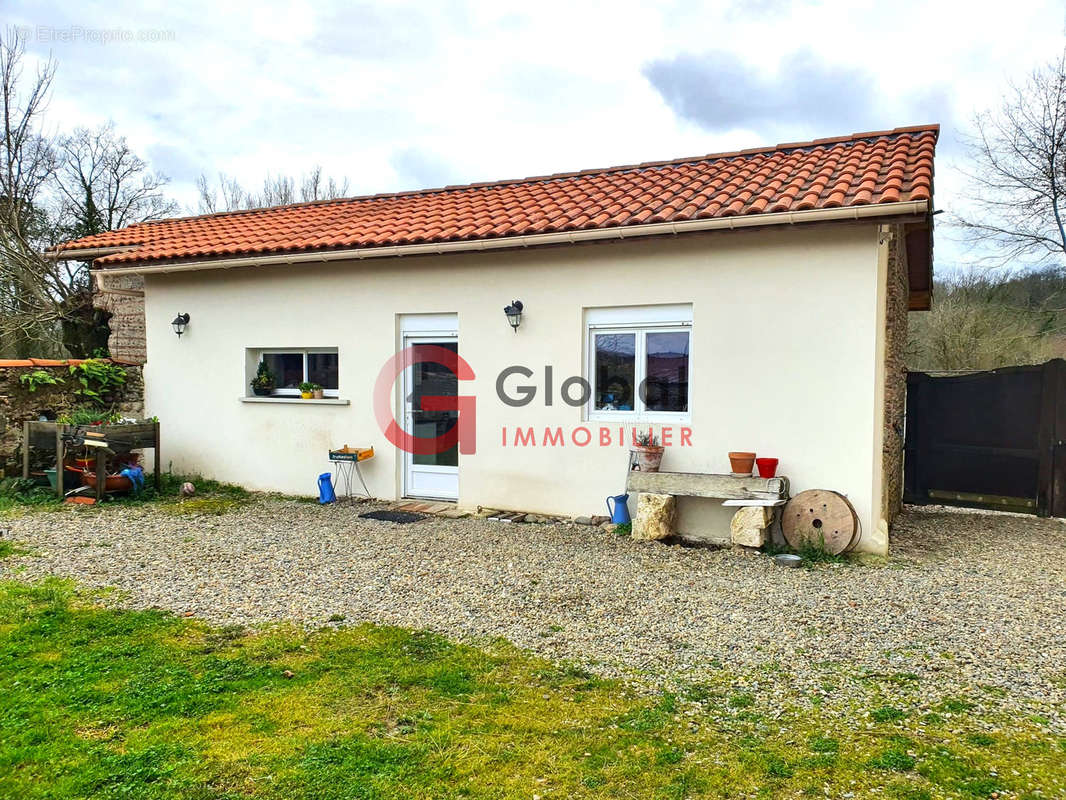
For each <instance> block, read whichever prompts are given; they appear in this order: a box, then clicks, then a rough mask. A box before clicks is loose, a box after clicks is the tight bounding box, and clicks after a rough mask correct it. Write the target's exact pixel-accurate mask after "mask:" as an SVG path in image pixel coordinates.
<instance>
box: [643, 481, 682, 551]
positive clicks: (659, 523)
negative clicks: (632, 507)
mask: <svg viewBox="0 0 1066 800" xmlns="http://www.w3.org/2000/svg"><path fill="white" fill-rule="evenodd" d="M676 514H677V498H675V497H674V496H673V495H672V494H652V493H650V492H641V493H640V494H639V495H638V496H637V516H636V517H635V518H634V520H633V538H634V539H637V540H638V541H642V542H651V541H656V540H658V539H665V538H667V537H668V536H673V535H674V517H675V515H676Z"/></svg>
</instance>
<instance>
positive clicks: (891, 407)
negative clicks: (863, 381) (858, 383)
mask: <svg viewBox="0 0 1066 800" xmlns="http://www.w3.org/2000/svg"><path fill="white" fill-rule="evenodd" d="M904 245H905V240H904V237H903V227H902V226H895V228H894V229H893V230H892V233H891V236H890V239H889V242H888V286H887V292H886V304H887V307H886V315H885V420H884V446H883V452H882V468H883V472H882V476H883V488H884V492H883V495H882V497H883V498H884V500H883V502H884V508H883V509H882V514H883V516H884V518H885V519H886V520H887V521H888V522H890V523H891V522H892V521H893V520H894V519H895V517H896V515H897V514H899V512H900V511H901V510H902V508H903V432H904V418H905V416H906V410H907V365H906V363H905V357H904V356H905V350H906V347H907V313H908V302H907V298H908V292H909V286H908V281H907V249H906V247H905V246H904Z"/></svg>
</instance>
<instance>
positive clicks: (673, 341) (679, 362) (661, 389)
mask: <svg viewBox="0 0 1066 800" xmlns="http://www.w3.org/2000/svg"><path fill="white" fill-rule="evenodd" d="M645 341H646V346H647V350H648V353H647V365H646V366H647V372H646V376H647V377H646V380H645V383H644V394H643V398H644V404H645V406H646V407H647V409H648V411H688V331H675V332H671V333H667V332H664V333H648V334H647V339H646V340H645Z"/></svg>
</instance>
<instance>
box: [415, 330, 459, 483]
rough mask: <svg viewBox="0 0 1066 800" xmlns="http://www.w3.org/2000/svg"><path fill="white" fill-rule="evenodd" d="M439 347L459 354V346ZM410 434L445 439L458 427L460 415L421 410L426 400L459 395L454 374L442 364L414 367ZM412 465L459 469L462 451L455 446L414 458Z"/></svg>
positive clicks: (426, 362) (442, 345)
mask: <svg viewBox="0 0 1066 800" xmlns="http://www.w3.org/2000/svg"><path fill="white" fill-rule="evenodd" d="M434 345H435V346H437V347H443V348H444V349H446V350H451V351H452V352H453V353H457V352H459V345H458V344H457V343H456V342H434ZM409 385H410V391H411V394H410V397H409V398H408V400H409V402H410V403H411V425H412V428H411V431H410V432H411V434H413V435H414V436H417V437H418V438H420V439H432V438H434V437H436V436H443V435H444V434H446V433H448V431H450V430H451V429H452V428H453V427H455V425H456V423H457V421H458V419H459V412H458V411H425V410H423V409H422V398H423V397H433V396H437V397H455V396H456V395H457V394H459V382H458V379H457V378H456V376H455V373H454V372H452V371H451V370H450V369H448V368H447V367H446V366H444V365H443V364H437V363H434V362H432V361H423V362H421V363H419V364H414V365H413V366H412V367H411V382H410V384H409ZM411 461H412V463H414V464H416V465H418V466H436V467H458V466H459V448H458V446H453V447H451V448H449V449H447V450H445V451H444V452H443V453H427V454H425V455H419V454H417V453H414V454H412V456H411Z"/></svg>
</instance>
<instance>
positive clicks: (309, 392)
mask: <svg viewBox="0 0 1066 800" xmlns="http://www.w3.org/2000/svg"><path fill="white" fill-rule="evenodd" d="M298 388H299V389H300V397H302V398H303V399H304V400H310V399H311V398H312V397H314V396H315V385H314V384H313V383H311V382H310V381H304V382H303V383H301V384H300V386H299V387H298Z"/></svg>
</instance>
